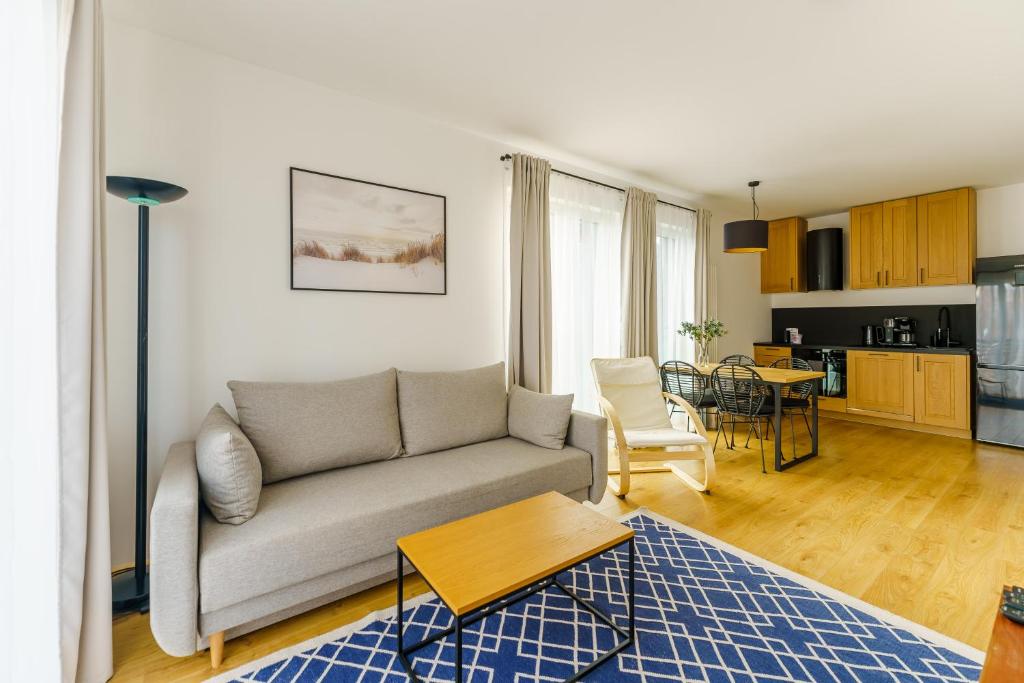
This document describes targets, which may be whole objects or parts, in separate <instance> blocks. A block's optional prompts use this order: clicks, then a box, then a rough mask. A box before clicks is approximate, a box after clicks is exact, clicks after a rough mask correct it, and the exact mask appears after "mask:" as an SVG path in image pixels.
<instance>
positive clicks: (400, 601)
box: [395, 550, 405, 654]
mask: <svg viewBox="0 0 1024 683" xmlns="http://www.w3.org/2000/svg"><path fill="white" fill-rule="evenodd" d="M397 552H398V616H397V618H396V619H395V626H396V628H397V629H398V650H396V651H397V652H398V653H399V654H401V652H402V612H403V611H404V609H405V603H404V600H405V598H404V596H403V595H402V594H403V593H404V591H403V590H402V583H403V581H404V576H405V572H404V571H403V570H404V567H403V566H402V551H401V550H399V551H397Z"/></svg>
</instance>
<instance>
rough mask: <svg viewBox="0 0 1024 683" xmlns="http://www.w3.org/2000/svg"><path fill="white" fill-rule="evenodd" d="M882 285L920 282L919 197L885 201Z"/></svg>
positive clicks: (910, 284)
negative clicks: (918, 275)
mask: <svg viewBox="0 0 1024 683" xmlns="http://www.w3.org/2000/svg"><path fill="white" fill-rule="evenodd" d="M882 273H883V275H882V286H883V287H913V286H914V285H916V284H917V197H909V198H907V199H894V200H892V201H888V202H883V203H882Z"/></svg>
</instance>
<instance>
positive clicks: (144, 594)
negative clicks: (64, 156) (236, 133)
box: [107, 175, 188, 614]
mask: <svg viewBox="0 0 1024 683" xmlns="http://www.w3.org/2000/svg"><path fill="white" fill-rule="evenodd" d="M107 192H109V193H110V194H112V195H115V196H117V197H120V198H121V199H126V200H128V201H129V202H131V203H132V204H135V205H136V206H138V207H139V290H138V292H139V299H138V314H139V318H138V334H137V337H136V347H137V350H138V358H137V365H136V382H135V391H136V394H135V399H136V403H135V567H134V569H130V570H128V571H125V572H122V573H120V574H117V575H116V576H114V581H113V586H112V588H113V598H114V605H113V608H114V613H115V614H123V613H125V612H136V611H137V612H148V611H149V573H148V572H147V571H146V519H147V517H148V515H147V514H146V506H147V504H146V501H147V500H148V497H147V494H146V480H147V478H148V472H149V469H148V464H149V458H148V454H147V451H146V442H147V436H148V419H147V417H148V416H147V409H146V408H147V403H148V395H149V392H148V387H149V209H150V207H153V206H160V205H161V204H167V203H168V202H173V201H175V200H177V199H181V198H182V197H184V196H185V195H186V194H188V190H186V189H185V188H184V187H178V186H177V185H172V184H171V183H165V182H163V181H162V180H150V179H149V178H131V177H128V176H116V175H108V176H107Z"/></svg>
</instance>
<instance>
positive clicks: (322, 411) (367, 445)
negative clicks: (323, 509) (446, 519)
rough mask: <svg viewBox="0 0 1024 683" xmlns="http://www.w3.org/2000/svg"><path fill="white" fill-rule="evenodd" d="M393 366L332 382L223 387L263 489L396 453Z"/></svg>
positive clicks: (397, 436) (399, 451)
mask: <svg viewBox="0 0 1024 683" xmlns="http://www.w3.org/2000/svg"><path fill="white" fill-rule="evenodd" d="M395 382H396V380H395V370H394V368H392V369H390V370H386V371H384V372H380V373H377V374H375V375H367V376H365V377H357V378H354V379H346V380H341V381H338V382H308V383H304V382H228V388H229V389H231V394H232V396H234V398H235V407H236V408H237V409H238V422H239V424H240V425H241V427H242V431H244V432H245V435H246V436H248V437H249V440H250V441H252V444H253V446H255V447H256V453H258V454H259V457H260V462H261V463H262V465H263V483H264V484H270V483H272V482H275V481H281V480H282V479H289V478H291V477H297V476H300V475H303V474H310V473H312V472H321V471H323V470H330V469H334V468H336V467H348V466H350V465H359V464H361V463H366V462H374V461H377V460H387V459H389V458H396V457H398V456H399V455H401V454H402V435H401V432H400V431H399V427H398V396H397V387H396V383H395Z"/></svg>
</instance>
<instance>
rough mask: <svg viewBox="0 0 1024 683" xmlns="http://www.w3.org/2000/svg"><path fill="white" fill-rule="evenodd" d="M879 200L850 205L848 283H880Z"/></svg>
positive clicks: (856, 285)
mask: <svg viewBox="0 0 1024 683" xmlns="http://www.w3.org/2000/svg"><path fill="white" fill-rule="evenodd" d="M882 217H883V211H882V204H868V205H866V206H855V207H853V208H852V209H850V287H852V288H853V289H873V288H875V287H881V286H882V255H883V248H882V222H883V220H882Z"/></svg>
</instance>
